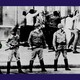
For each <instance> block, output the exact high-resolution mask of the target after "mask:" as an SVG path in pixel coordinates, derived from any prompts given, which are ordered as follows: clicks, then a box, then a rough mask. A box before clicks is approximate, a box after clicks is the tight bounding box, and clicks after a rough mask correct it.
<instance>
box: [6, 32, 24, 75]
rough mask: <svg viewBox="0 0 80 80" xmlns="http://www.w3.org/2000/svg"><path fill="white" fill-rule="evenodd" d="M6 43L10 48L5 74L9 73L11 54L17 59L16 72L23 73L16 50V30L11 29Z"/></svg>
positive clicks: (17, 42)
mask: <svg viewBox="0 0 80 80" xmlns="http://www.w3.org/2000/svg"><path fill="white" fill-rule="evenodd" d="M6 45H7V46H8V47H9V49H10V50H11V53H10V54H9V57H8V62H7V74H9V73H10V64H11V62H12V59H13V56H15V58H16V61H17V66H18V72H19V73H23V71H22V70H21V62H20V54H19V52H18V49H19V35H18V34H17V33H16V32H14V31H11V35H10V36H9V38H8V41H7V44H6Z"/></svg>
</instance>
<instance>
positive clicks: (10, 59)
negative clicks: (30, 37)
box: [7, 50, 14, 74]
mask: <svg viewBox="0 0 80 80" xmlns="http://www.w3.org/2000/svg"><path fill="white" fill-rule="evenodd" d="M13 54H14V51H13V50H12V53H11V54H10V55H9V57H8V59H9V60H8V62H7V74H9V73H10V63H11V61H12V58H13Z"/></svg>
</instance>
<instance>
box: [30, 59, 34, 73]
mask: <svg viewBox="0 0 80 80" xmlns="http://www.w3.org/2000/svg"><path fill="white" fill-rule="evenodd" d="M33 63H34V61H33V60H30V64H29V67H30V72H32V67H33Z"/></svg>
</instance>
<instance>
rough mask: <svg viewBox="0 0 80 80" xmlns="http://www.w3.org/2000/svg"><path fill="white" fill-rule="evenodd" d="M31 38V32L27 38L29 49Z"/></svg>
mask: <svg viewBox="0 0 80 80" xmlns="http://www.w3.org/2000/svg"><path fill="white" fill-rule="evenodd" d="M31 38H32V32H31V33H30V35H29V38H28V44H29V47H32V46H31Z"/></svg>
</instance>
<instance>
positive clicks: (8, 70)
mask: <svg viewBox="0 0 80 80" xmlns="http://www.w3.org/2000/svg"><path fill="white" fill-rule="evenodd" d="M9 73H10V62H7V74H9Z"/></svg>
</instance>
